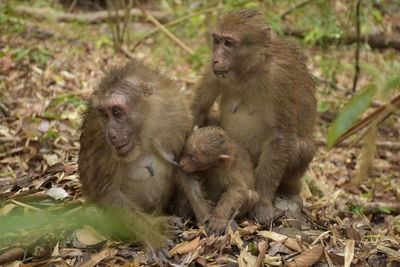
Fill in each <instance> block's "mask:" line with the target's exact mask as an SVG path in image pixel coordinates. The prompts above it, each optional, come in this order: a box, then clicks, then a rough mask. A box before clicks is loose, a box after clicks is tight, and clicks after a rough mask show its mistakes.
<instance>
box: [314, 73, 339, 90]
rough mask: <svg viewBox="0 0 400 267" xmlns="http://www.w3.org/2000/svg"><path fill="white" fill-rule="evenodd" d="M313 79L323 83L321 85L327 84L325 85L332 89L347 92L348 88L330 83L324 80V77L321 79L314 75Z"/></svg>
mask: <svg viewBox="0 0 400 267" xmlns="http://www.w3.org/2000/svg"><path fill="white" fill-rule="evenodd" d="M313 78H314V79H316V80H317V81H319V82H321V83H325V84H327V85H329V86H330V87H332V88H334V89H336V90H339V91H343V92H347V89H346V88H344V87H342V86H340V85H337V84H336V83H334V82H332V81H329V80H327V79H325V78H322V77H319V76H316V75H313Z"/></svg>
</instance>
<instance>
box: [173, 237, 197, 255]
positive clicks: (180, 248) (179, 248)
mask: <svg viewBox="0 0 400 267" xmlns="http://www.w3.org/2000/svg"><path fill="white" fill-rule="evenodd" d="M199 246H200V237H197V238H195V239H193V240H192V241H190V242H183V243H180V244H178V245H176V246H175V247H174V248H173V249H171V250H170V252H169V253H170V254H171V256H174V255H177V254H180V255H183V254H186V253H189V252H193V251H195V250H196V249H197V248H198V247H199Z"/></svg>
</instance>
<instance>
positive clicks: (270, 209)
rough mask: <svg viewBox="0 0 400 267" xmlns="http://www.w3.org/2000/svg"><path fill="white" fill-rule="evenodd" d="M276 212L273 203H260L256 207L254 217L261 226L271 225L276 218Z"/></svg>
mask: <svg viewBox="0 0 400 267" xmlns="http://www.w3.org/2000/svg"><path fill="white" fill-rule="evenodd" d="M274 210H275V208H274V205H273V204H272V202H259V203H257V205H256V206H255V208H254V210H253V212H252V215H253V217H254V218H255V219H256V220H257V221H258V222H259V223H260V224H270V223H271V221H272V219H273V217H274Z"/></svg>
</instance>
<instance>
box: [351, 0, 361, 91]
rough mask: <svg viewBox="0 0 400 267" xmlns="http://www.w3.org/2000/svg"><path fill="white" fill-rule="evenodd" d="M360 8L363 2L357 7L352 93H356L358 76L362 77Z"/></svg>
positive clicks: (359, 0)
mask: <svg viewBox="0 0 400 267" xmlns="http://www.w3.org/2000/svg"><path fill="white" fill-rule="evenodd" d="M360 7H361V0H358V1H357V6H356V29H357V35H356V38H357V47H356V55H355V58H356V62H355V65H354V68H355V71H354V72H355V73H354V80H353V88H352V89H351V91H352V92H353V93H354V92H355V91H356V88H357V81H358V76H359V75H360V35H361V33H360V27H361V25H360V24H361V22H360Z"/></svg>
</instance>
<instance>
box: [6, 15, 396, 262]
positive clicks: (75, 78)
mask: <svg viewBox="0 0 400 267" xmlns="http://www.w3.org/2000/svg"><path fill="white" fill-rule="evenodd" d="M35 25H36V26H35ZM1 27H2V34H1V36H0V90H1V91H0V92H1V94H0V101H1V102H0V196H1V202H0V220H2V219H1V217H2V216H4V217H6V216H12V215H13V214H14V213H17V211H18V210H19V211H23V212H24V214H26V215H27V214H29V213H34V212H37V211H38V210H46V211H49V212H50V211H55V210H57V208H58V207H60V206H62V205H64V204H68V203H69V204H71V207H73V209H79V207H80V206H81V203H83V202H84V199H83V197H82V195H81V186H80V183H79V177H78V174H77V153H78V151H79V140H78V139H79V132H78V128H79V125H80V118H81V113H82V112H83V111H84V109H85V101H87V100H88V98H89V97H90V94H91V92H92V90H93V88H94V87H95V86H96V84H97V83H98V82H99V80H100V79H101V77H102V76H103V75H104V73H105V71H106V70H107V68H109V67H110V66H113V65H116V64H121V63H125V62H127V61H128V60H129V59H128V58H127V57H126V56H125V54H123V53H120V52H115V50H113V49H112V47H111V45H109V44H107V43H102V42H101V40H102V39H101V36H102V34H105V33H104V30H105V29H104V27H106V26H104V27H103V28H101V27H99V26H87V27H86V26H82V29H80V31H79V33H77V32H75V31H76V27H77V25H74V26H73V27H70V28H69V25H68V24H63V25H62V26H61V25H59V26H58V27H54V26H53V25H51V26H50V25H46V23H40V22H38V23H36V24H34V25H28V26H27V28H26V29H23V30H21V29H16V28H17V27H18V25H16V24H14V25H13V24H9V25H2V26H1ZM21 27H22V26H21ZM85 27H86V28H85ZM89 35H90V37H88V36H89ZM152 46H154V44H151V43H144V44H141V45H140V46H139V47H138V48H137V49H136V50H135V52H134V56H136V57H139V58H143V59H144V60H145V61H146V62H148V63H149V64H151V65H153V66H157V65H163V64H162V63H160V62H161V61H162V60H163V59H162V58H154V57H152V54H151V47H152ZM316 49H317V48H316ZM306 53H307V55H308V56H309V57H310V58H311V61H310V64H309V65H310V68H311V71H312V72H313V73H315V74H318V73H319V69H318V64H317V62H315V61H313V60H312V58H313V57H312V54H313V49H309V51H307V52H306ZM336 53H343V57H346V55H350V54H352V53H353V52H352V51H344V50H343V51H336ZM373 53H377V54H385V53H389V52H385V51H378V52H370V54H373ZM371 58H372V59H371ZM373 58H374V57H373V56H370V58H369V59H368V60H371V61H372V60H373ZM163 70H164V71H165V72H168V73H169V74H170V75H171V76H172V77H175V78H176V77H177V79H178V81H180V82H181V84H182V85H183V86H184V87H185V88H186V90H191V89H192V88H193V81H196V78H197V77H198V75H199V73H193V71H192V70H191V68H190V66H189V65H188V64H186V65H185V64H184V63H179V64H176V65H172V66H171V67H169V68H164V69H163ZM196 74H197V75H196ZM182 77H191V78H190V79H185V78H182ZM192 77H194V78H192ZM340 83H341V84H344V85H345V84H347V85H349V84H351V77H347V76H346V74H343V77H342V78H341V80H340ZM347 87H350V86H347ZM324 90H326V88H324V85H322V84H320V85H319V86H318V95H317V97H318V99H319V101H320V102H321V101H326V102H334V101H335V99H345V98H349V95H346V93H345V92H341V91H331V92H332V94H330V95H329V96H327V94H325V93H324ZM332 99H333V100H332ZM371 110H373V108H371ZM338 112H339V109H338V108H332V109H328V110H325V111H323V112H320V113H319V115H320V116H319V120H318V127H317V128H316V134H315V136H316V139H317V140H325V136H326V132H327V126H328V125H329V123H330V122H332V119H333V118H334V116H335V114H337V113H338ZM399 129H400V120H399V117H393V118H390V119H389V122H387V123H385V124H382V125H381V126H380V127H379V134H378V143H379V142H380V143H383V141H384V142H386V144H387V143H389V145H384V144H383V145H378V146H377V151H376V156H375V160H374V163H373V167H372V170H371V173H370V175H369V177H368V179H367V180H366V181H365V182H363V183H362V184H361V185H360V186H351V184H350V181H351V180H352V179H354V177H355V176H356V173H357V170H358V167H357V164H358V162H359V154H360V151H361V148H360V146H358V145H354V146H353V145H352V144H349V143H346V144H347V145H346V146H343V147H338V148H334V149H332V150H328V149H327V148H326V146H324V145H323V144H320V145H319V146H318V152H317V154H316V156H315V158H314V160H313V162H312V164H311V165H310V168H309V170H308V172H307V174H306V175H305V178H304V183H303V184H304V186H303V191H302V197H303V199H304V202H305V209H306V210H307V217H308V219H309V222H310V225H309V226H310V227H309V228H308V229H301V231H302V234H301V235H295V236H290V233H289V234H288V235H289V236H287V235H285V234H283V232H281V233H280V234H277V233H275V232H274V231H275V230H274V231H271V230H272V229H277V228H285V227H286V225H287V224H288V222H287V221H286V220H281V219H279V218H278V219H277V220H276V221H275V222H274V223H273V225H271V226H261V225H258V224H256V223H255V222H251V221H246V222H243V223H242V224H241V229H240V231H238V232H234V233H233V232H231V233H229V234H228V235H225V236H222V237H213V236H212V237H207V236H206V235H205V234H204V232H203V231H202V230H199V229H198V228H197V227H195V226H194V224H193V223H186V224H184V225H183V226H182V229H181V231H180V233H179V234H178V235H177V236H176V237H174V238H173V241H174V244H173V245H172V246H171V250H170V254H171V259H170V263H171V265H173V266H187V265H190V264H191V266H206V265H207V264H208V265H209V266H225V265H227V264H228V263H229V262H231V263H232V264H234V262H238V261H239V264H240V266H255V262H256V261H257V258H260V259H261V260H263V261H264V263H267V264H269V265H270V266H281V265H282V264H286V266H309V265H311V264H314V265H313V266H344V265H345V266H350V264H351V266H373V267H378V266H382V267H383V266H400V252H399V251H400V216H399V214H400V201H399V200H400V170H399V162H400V152H399V150H400V148H399V146H398V141H399V140H400V130H399ZM381 141H382V142H381ZM321 143H322V142H321ZM390 144H393V146H391V145H390ZM396 144H397V145H396ZM51 188H53V190H50V191H49V189H51ZM55 188H57V190H58V191H57V190H54V189H55ZM54 192H56V193H54ZM56 199H57V200H56ZM71 209H72V208H71ZM71 209H69V210H68V211H65V212H71ZM34 230H35V229H30V231H34ZM38 231H39V230H38ZM30 233H31V232H30ZM1 234H5V233H4V232H3V233H1ZM7 235H9V236H8V238H9V240H13V241H12V242H4V240H1V241H2V242H0V260H1V259H4V258H6V259H9V260H13V259H14V258H15V261H11V262H10V263H9V264H10V266H17V265H19V264H20V263H23V264H24V266H38V265H54V264H55V265H57V266H71V265H76V264H82V266H92V265H95V264H100V265H104V266H106V265H114V264H121V265H126V266H141V265H146V262H147V258H146V255H147V254H146V253H145V252H144V251H143V250H142V248H141V247H140V246H137V245H130V244H126V243H121V242H117V241H111V240H107V238H106V237H104V236H103V235H101V234H99V233H98V232H96V230H94V229H92V228H90V227H85V228H82V229H78V230H75V231H73V233H71V234H69V236H67V237H66V238H65V236H63V235H60V237H59V236H55V237H53V239H51V238H49V237H46V238H44V239H42V238H39V237H36V236H35V237H32V235H29V238H23V237H21V236H24V233H20V232H18V237H15V236H13V233H7ZM25 235H26V233H25ZM61 236H63V238H61ZM1 253H4V254H3V255H1ZM10 255H11V256H10ZM7 257H8V258H7Z"/></svg>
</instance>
